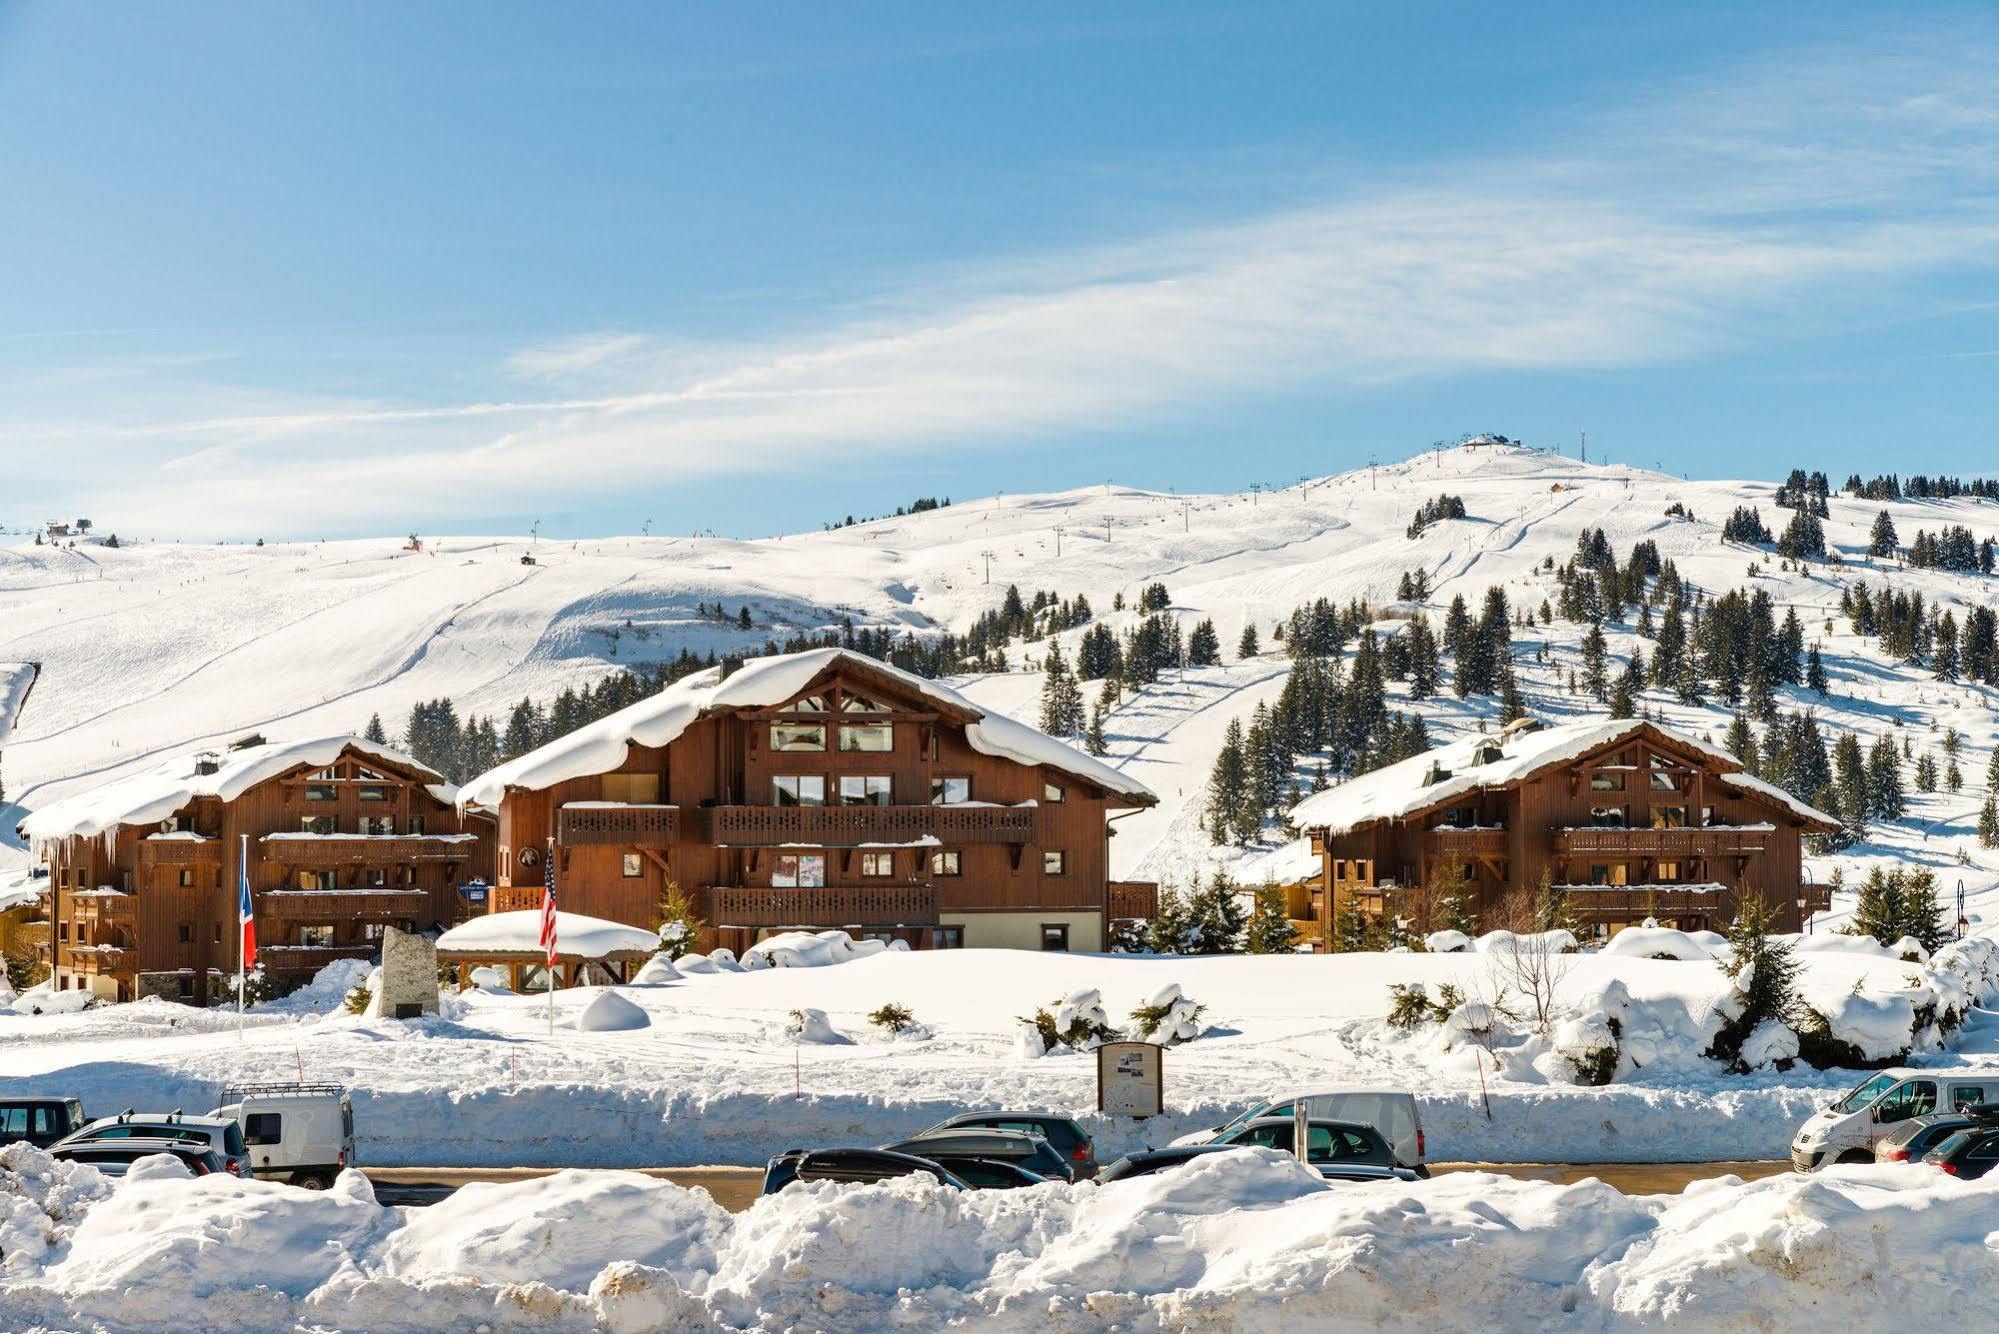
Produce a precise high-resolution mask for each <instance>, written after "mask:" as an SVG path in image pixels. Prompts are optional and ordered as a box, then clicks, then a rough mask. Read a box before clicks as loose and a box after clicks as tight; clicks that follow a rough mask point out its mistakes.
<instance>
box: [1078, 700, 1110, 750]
mask: <svg viewBox="0 0 1999 1334" xmlns="http://www.w3.org/2000/svg"><path fill="white" fill-rule="evenodd" d="M1083 749H1084V750H1085V751H1086V752H1088V753H1089V754H1091V755H1094V756H1096V757H1097V758H1098V759H1102V758H1103V757H1104V756H1106V755H1108V754H1110V749H1111V748H1110V743H1109V742H1108V741H1107V740H1105V738H1104V692H1102V691H1098V692H1097V700H1096V703H1094V704H1092V705H1091V706H1090V730H1089V732H1088V733H1086V734H1085V735H1084V737H1083Z"/></svg>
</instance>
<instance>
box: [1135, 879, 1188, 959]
mask: <svg viewBox="0 0 1999 1334" xmlns="http://www.w3.org/2000/svg"><path fill="white" fill-rule="evenodd" d="M1145 947H1146V948H1147V949H1149V950H1151V951H1152V952H1153V953H1154V954H1182V953H1185V952H1186V948H1187V906H1186V904H1184V903H1183V902H1181V899H1180V892H1179V891H1178V890H1176V889H1174V888H1173V886H1171V885H1161V886H1160V887H1159V906H1158V907H1157V908H1156V909H1154V910H1153V914H1152V920H1151V921H1149V922H1147V923H1146V924H1145Z"/></svg>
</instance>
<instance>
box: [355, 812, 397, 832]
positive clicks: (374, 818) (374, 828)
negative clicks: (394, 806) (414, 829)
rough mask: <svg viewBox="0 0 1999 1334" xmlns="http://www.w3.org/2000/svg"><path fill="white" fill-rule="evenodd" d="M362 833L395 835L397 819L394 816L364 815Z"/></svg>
mask: <svg viewBox="0 0 1999 1334" xmlns="http://www.w3.org/2000/svg"><path fill="white" fill-rule="evenodd" d="M361 832H362V833H364V834H393V833H395V832H396V819H395V817H394V816H393V815H364V816H362V817H361Z"/></svg>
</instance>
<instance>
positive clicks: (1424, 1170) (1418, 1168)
mask: <svg viewBox="0 0 1999 1334" xmlns="http://www.w3.org/2000/svg"><path fill="white" fill-rule="evenodd" d="M1409 1170H1410V1171H1412V1172H1414V1173H1415V1174H1416V1175H1417V1176H1419V1177H1421V1178H1422V1179H1423V1180H1425V1181H1428V1180H1429V1179H1430V1165H1429V1164H1428V1163H1418V1164H1416V1165H1415V1166H1414V1167H1412V1168H1410V1169H1409Z"/></svg>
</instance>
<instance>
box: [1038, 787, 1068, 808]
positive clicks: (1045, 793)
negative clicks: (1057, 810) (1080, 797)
mask: <svg viewBox="0 0 1999 1334" xmlns="http://www.w3.org/2000/svg"><path fill="white" fill-rule="evenodd" d="M1041 799H1042V800H1043V801H1045V802H1047V803H1048V804H1049V805H1051V806H1059V805H1061V804H1062V803H1063V802H1065V801H1067V800H1068V799H1069V793H1068V790H1067V789H1065V788H1064V787H1063V786H1062V785H1061V784H1060V783H1043V784H1042V785H1041Z"/></svg>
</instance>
